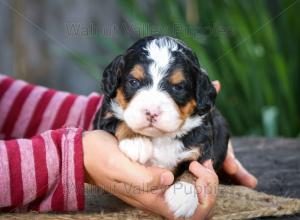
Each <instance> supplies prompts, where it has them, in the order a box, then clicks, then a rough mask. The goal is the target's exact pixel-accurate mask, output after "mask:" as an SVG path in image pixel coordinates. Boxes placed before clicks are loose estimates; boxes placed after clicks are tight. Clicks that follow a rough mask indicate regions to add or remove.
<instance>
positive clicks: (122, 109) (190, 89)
mask: <svg viewBox="0 0 300 220" xmlns="http://www.w3.org/2000/svg"><path fill="white" fill-rule="evenodd" d="M102 88H103V92H104V94H105V95H106V96H107V97H109V99H110V100H111V110H112V113H113V115H114V116H115V117H117V118H119V119H120V120H122V121H124V122H125V123H126V124H127V125H128V127H129V128H131V129H132V130H133V131H134V132H136V133H139V134H142V135H145V136H149V137H160V136H170V135H174V134H175V135H176V134H180V133H184V131H185V130H186V131H188V130H190V129H191V128H193V127H197V126H199V125H200V124H201V116H203V115H205V114H206V113H207V112H208V111H209V110H210V109H211V107H212V106H213V104H214V100H215V96H216V91H215V89H214V87H213V86H212V84H211V82H210V81H209V79H208V76H207V74H206V73H205V72H203V71H202V69H201V68H200V66H199V63H198V59H197V57H196V56H195V54H194V53H193V52H192V51H191V49H189V48H188V47H187V46H186V45H184V44H183V43H182V42H181V41H179V40H176V39H174V38H171V37H161V36H151V37H146V38H143V39H141V40H139V41H137V42H136V43H135V44H134V45H133V46H131V47H130V48H129V49H128V50H127V51H126V53H125V54H124V55H120V56H118V57H117V58H116V59H115V60H114V61H113V62H112V63H111V64H110V65H109V66H108V67H107V68H106V69H105V71H104V74H103V81H102Z"/></svg>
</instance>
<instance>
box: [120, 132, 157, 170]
mask: <svg viewBox="0 0 300 220" xmlns="http://www.w3.org/2000/svg"><path fill="white" fill-rule="evenodd" d="M119 148H120V150H121V151H122V152H123V153H125V154H126V155H127V156H128V157H129V158H130V159H131V160H133V161H138V162H139V163H141V164H144V163H146V162H147V161H148V160H149V159H150V157H151V156H152V151H153V147H152V143H151V141H150V140H149V139H147V138H142V137H137V138H132V139H124V140H122V141H120V143H119Z"/></svg>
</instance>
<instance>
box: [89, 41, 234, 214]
mask: <svg viewBox="0 0 300 220" xmlns="http://www.w3.org/2000/svg"><path fill="white" fill-rule="evenodd" d="M102 90H103V93H104V96H105V99H104V103H103V106H102V108H101V111H100V112H99V113H98V114H97V116H96V119H95V122H94V125H95V128H96V129H103V130H106V131H108V132H110V133H111V134H113V135H115V136H116V137H117V138H118V140H119V147H120V150H121V151H122V152H124V153H125V154H126V155H127V156H128V157H129V158H131V159H132V160H133V161H138V162H139V163H142V164H145V165H155V166H159V167H164V168H168V169H171V170H172V171H173V172H174V175H175V178H176V180H175V183H174V184H173V185H172V186H170V188H169V189H167V191H166V192H165V200H166V202H167V204H168V206H169V208H170V209H171V210H172V211H173V212H174V214H175V216H176V217H190V216H192V215H193V214H194V212H195V210H196V208H197V205H198V198H197V195H196V193H195V192H196V189H195V186H194V184H193V181H192V178H191V174H190V175H189V174H188V165H189V163H190V162H191V161H193V160H198V161H199V162H203V161H205V160H207V159H212V160H213V163H214V168H215V169H216V170H218V169H219V167H220V166H221V164H222V163H223V160H224V158H225V154H226V151H227V143H228V139H229V132H228V128H227V125H226V122H225V120H224V118H223V117H222V116H221V115H220V113H219V112H218V111H217V110H216V109H215V108H214V103H215V98H216V90H215V88H214V87H213V85H212V83H211V82H210V80H209V78H208V76H207V73H206V72H205V71H204V70H203V69H202V68H201V67H200V65H199V62H198V59H197V57H196V55H195V54H194V53H193V52H192V50H191V49H190V48H188V47H187V46H186V45H185V44H184V43H183V42H181V41H179V40H177V39H174V38H171V37H167V36H149V37H145V38H143V39H140V40H139V41H137V42H136V43H135V44H133V45H132V46H131V47H130V48H129V49H127V51H126V52H125V53H124V54H123V55H119V56H117V57H116V58H115V59H114V60H113V61H112V63H110V64H109V65H108V67H106V69H105V70H104V73H103V80H102ZM185 171H186V172H185ZM132 172H134V170H132ZM191 192H192V193H191Z"/></svg>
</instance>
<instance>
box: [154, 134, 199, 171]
mask: <svg viewBox="0 0 300 220" xmlns="http://www.w3.org/2000/svg"><path fill="white" fill-rule="evenodd" d="M152 145H153V156H152V158H151V160H150V162H151V165H155V166H159V167H163V168H169V169H172V168H174V167H176V165H177V164H178V162H179V161H182V160H183V159H185V158H187V157H190V156H191V155H192V154H193V153H194V152H195V151H197V150H198V149H187V148H185V147H184V145H183V143H182V141H180V140H177V139H174V138H171V137H159V138H154V139H152Z"/></svg>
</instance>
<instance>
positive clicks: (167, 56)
mask: <svg viewBox="0 0 300 220" xmlns="http://www.w3.org/2000/svg"><path fill="white" fill-rule="evenodd" d="M145 50H146V51H147V52H148V58H149V59H150V60H152V61H153V63H151V64H150V65H149V73H150V75H151V76H152V80H153V87H154V88H157V87H158V85H159V82H160V81H161V79H162V78H163V77H164V75H165V73H166V71H167V70H168V68H169V66H170V64H171V63H172V61H174V58H173V57H172V52H173V51H176V50H178V45H177V43H176V42H175V41H174V40H171V39H168V38H159V39H155V40H152V41H151V42H149V43H148V44H147V46H146V48H145Z"/></svg>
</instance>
